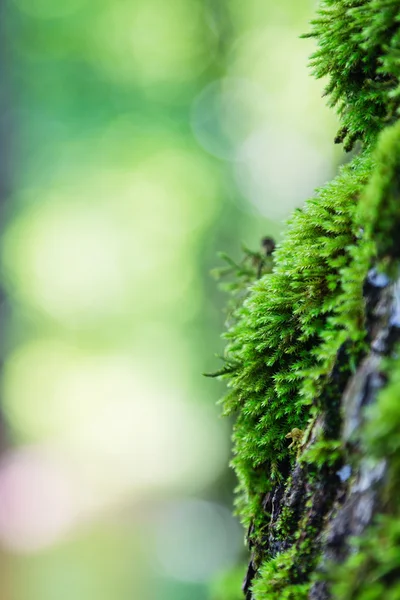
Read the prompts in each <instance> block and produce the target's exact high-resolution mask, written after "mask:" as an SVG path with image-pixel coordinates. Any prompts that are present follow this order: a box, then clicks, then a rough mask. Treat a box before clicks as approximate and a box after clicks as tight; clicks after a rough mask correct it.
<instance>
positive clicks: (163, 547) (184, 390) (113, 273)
mask: <svg viewBox="0 0 400 600" xmlns="http://www.w3.org/2000/svg"><path fill="white" fill-rule="evenodd" d="M1 8H2V14H1V20H2V22H1V36H2V38H1V44H0V45H1V49H2V56H1V65H0V67H1V72H2V74H3V77H2V80H1V86H0V87H1V90H0V99H1V111H2V114H1V115H0V120H1V123H0V125H1V124H2V125H1V127H0V135H2V137H3V139H2V140H1V139H0V146H1V149H2V161H3V169H0V176H1V177H3V178H5V179H6V178H7V177H8V178H9V180H8V185H9V187H10V189H11V192H7V191H6V192H4V194H3V198H2V202H3V211H2V215H3V236H2V254H3V263H2V265H3V282H4V288H5V291H6V294H7V296H8V307H7V308H6V309H3V332H4V333H3V344H2V348H3V360H4V369H3V377H2V388H3V392H2V394H3V395H2V403H3V404H2V406H3V412H4V417H5V422H6V428H7V441H4V440H3V443H2V445H3V448H4V451H3V454H2V459H1V461H0V543H1V547H2V554H1V561H0V571H1V577H0V582H1V583H0V596H1V599H2V600H77V599H78V600H110V599H114V598H115V599H118V600H128V599H129V600H132V599H139V598H140V600H169V599H170V600H189V598H190V600H214V598H215V600H219V598H216V596H215V595H213V593H212V592H211V591H210V582H211V581H213V580H214V579H215V577H218V575H219V574H220V573H221V572H223V571H225V570H227V569H230V568H231V567H232V566H234V565H235V564H238V563H240V562H241V561H243V557H244V556H245V554H244V544H243V532H242V530H241V528H240V526H239V525H238V524H237V522H236V521H235V519H234V518H233V517H232V516H231V511H232V490H233V487H234V478H233V476H232V474H231V473H230V471H229V470H228V467H227V465H228V462H229V455H230V441H229V436H230V423H229V422H228V421H225V420H224V419H221V418H220V417H219V413H220V409H219V408H218V407H217V406H216V401H217V400H218V398H219V397H220V396H221V395H222V394H223V386H222V385H221V384H219V383H217V382H216V381H215V380H209V379H206V378H204V377H202V375H201V374H202V372H206V371H212V370H215V369H216V368H218V367H219V362H218V359H217V358H215V354H216V353H221V352H222V349H223V342H222V341H221V340H220V333H221V331H222V330H223V324H224V314H223V310H222V307H223V304H224V302H225V298H224V295H223V294H222V293H221V291H219V289H218V285H217V283H216V282H215V281H213V280H212V278H211V277H210V275H209V272H210V270H211V268H212V267H215V266H217V265H218V263H219V259H218V258H217V252H218V251H219V250H224V251H225V252H227V253H228V254H231V255H232V256H233V257H235V258H239V257H240V247H241V243H242V242H244V243H245V244H246V245H247V246H249V247H251V248H254V249H257V248H258V244H259V240H260V238H261V237H262V236H263V235H273V236H274V237H276V238H277V239H279V237H280V235H281V233H282V231H283V230H284V220H285V218H286V217H287V216H288V215H289V214H290V212H291V210H292V209H293V207H295V206H300V205H302V203H303V201H304V200H305V198H307V197H308V196H310V195H311V194H312V193H313V190H314V188H315V187H316V186H319V185H321V184H323V183H324V182H325V181H326V180H328V179H330V178H331V177H332V175H333V173H334V170H335V165H336V164H337V163H338V162H339V161H340V160H341V158H342V157H341V154H340V150H339V149H337V148H336V149H335V147H334V146H333V142H332V140H333V137H334V133H335V128H336V121H335V117H334V115H333V114H332V112H331V111H329V110H328V109H327V108H326V106H325V104H324V100H321V91H322V83H321V82H315V81H314V80H313V79H312V77H310V73H309V70H308V68H307V60H308V56H309V55H310V53H311V52H312V49H313V43H312V42H310V41H308V40H300V39H299V35H300V34H301V33H304V32H307V31H308V22H309V20H310V18H312V14H313V10H314V8H315V2H314V1H311V0H282V1H281V2H268V1H267V0H246V2H243V0H220V1H218V2H216V1H215V0H96V1H94V0H68V1H66V2H58V1H56V0H13V1H12V0H8V1H5V0H3V2H2V4H1ZM4 164H7V169H5V168H4ZM10 166H11V170H10V169H9V168H8V167H10ZM9 173H11V175H9ZM3 437H4V435H3Z"/></svg>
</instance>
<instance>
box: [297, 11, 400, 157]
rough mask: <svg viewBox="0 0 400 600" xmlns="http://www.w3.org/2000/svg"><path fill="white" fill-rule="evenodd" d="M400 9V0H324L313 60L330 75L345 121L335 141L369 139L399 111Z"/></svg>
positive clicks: (329, 91)
mask: <svg viewBox="0 0 400 600" xmlns="http://www.w3.org/2000/svg"><path fill="white" fill-rule="evenodd" d="M399 23H400V13H399V3H398V1H397V0H324V1H322V2H321V5H320V9H319V11H318V18H317V19H315V20H314V21H313V22H312V32H311V33H310V34H308V36H307V37H315V38H316V39H317V42H318V46H319V47H318V50H317V51H316V52H315V53H314V54H313V56H312V60H311V65H312V66H313V71H314V74H315V76H316V77H317V78H321V77H329V83H328V84H327V86H326V88H325V94H326V95H327V96H328V97H329V104H330V106H336V107H337V110H338V113H339V116H340V118H341V121H342V127H341V129H340V130H339V132H338V135H337V138H336V141H337V142H343V141H344V144H345V149H346V150H350V149H351V148H352V146H353V144H354V142H355V141H356V140H361V141H362V142H363V143H366V144H370V143H373V142H374V141H375V138H376V136H377V134H378V133H379V132H380V131H381V129H382V128H383V127H384V126H386V125H388V124H390V123H391V122H392V121H393V120H395V119H396V118H397V116H398V111H399V106H400V88H399V76H400V60H399V46H400V29H399Z"/></svg>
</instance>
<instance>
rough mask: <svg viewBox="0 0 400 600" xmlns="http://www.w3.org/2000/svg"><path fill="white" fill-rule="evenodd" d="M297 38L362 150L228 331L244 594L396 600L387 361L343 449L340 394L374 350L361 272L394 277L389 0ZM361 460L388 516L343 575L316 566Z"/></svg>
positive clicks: (351, 9) (323, 21) (349, 0)
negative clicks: (377, 480) (362, 421)
mask: <svg viewBox="0 0 400 600" xmlns="http://www.w3.org/2000/svg"><path fill="white" fill-rule="evenodd" d="M310 35H311V36H313V37H315V38H316V40H317V43H318V49H317V51H316V52H315V54H314V55H313V57H312V66H313V70H314V73H315V75H316V76H317V77H323V76H328V78H329V81H328V84H327V87H326V94H327V95H328V98H329V103H330V104H331V105H332V106H336V107H337V110H338V114H339V116H340V118H341V121H342V125H341V129H340V132H339V134H338V138H337V140H336V141H340V142H343V141H344V144H345V147H346V148H347V149H349V148H351V147H352V146H353V144H354V142H355V141H356V140H359V141H360V149H359V154H358V155H357V156H356V157H355V158H353V160H352V161H351V162H350V163H349V164H348V165H346V166H344V167H342V168H341V169H340V172H339V173H338V175H337V177H336V178H335V179H334V180H333V181H332V182H331V183H329V184H328V185H327V186H326V187H325V188H323V189H320V190H317V192H316V195H315V197H313V198H312V199H309V200H308V201H307V202H306V203H305V206H304V208H303V209H301V210H297V211H296V212H295V213H294V215H293V216H292V218H291V220H290V222H289V227H288V230H287V234H286V238H285V239H284V241H283V242H282V243H281V245H280V246H279V247H278V248H277V249H276V251H275V253H274V266H273V269H272V272H267V273H265V274H264V275H262V276H261V278H260V279H258V280H257V281H256V282H255V283H253V284H252V285H250V286H248V285H247V284H248V282H247V281H246V293H245V294H244V295H242V296H240V298H241V302H239V306H237V304H236V308H235V313H234V316H233V319H232V322H233V324H232V326H231V328H230V329H229V330H228V332H227V333H226V338H227V348H226V355H225V361H226V363H225V367H224V368H223V369H222V370H221V372H220V376H221V377H223V378H225V379H226V380H227V383H228V387H229V393H228V395H227V397H226V398H225V401H224V410H225V413H226V414H234V415H235V426H234V433H233V443H234V458H233V467H234V468H235V470H236V473H237V476H238V481H239V485H238V490H237V511H238V514H239V516H240V518H241V519H242V522H243V523H244V525H245V526H246V527H247V528H248V532H249V533H248V542H249V546H250V548H251V550H252V558H251V563H250V567H249V572H248V575H247V581H246V582H245V586H244V587H245V591H246V594H247V597H248V598H254V600H263V599H272V600H273V599H275V598H276V600H278V598H287V599H292V598H293V599H299V600H301V599H302V598H307V597H310V598H311V597H315V598H322V597H328V595H329V594H332V595H333V597H335V598H338V599H339V598H344V599H345V598H358V599H360V600H367V599H368V600H369V599H371V600H372V599H375V598H382V597H385V598H393V599H394V598H400V534H399V531H400V520H399V517H400V514H399V513H400V509H399V508H398V507H397V504H398V503H396V501H393V497H395V496H398V493H399V487H400V435H399V433H398V432H400V408H399V407H400V398H399V395H400V374H399V373H400V363H399V361H398V359H397V360H392V361H391V362H390V363H388V365H387V367H386V375H385V377H386V376H387V378H388V379H389V381H390V383H389V385H388V386H387V387H386V388H385V389H384V391H383V392H382V393H381V395H380V396H379V398H378V401H377V402H376V403H375V404H374V406H373V407H372V408H370V412H371V415H372V416H370V419H369V421H368V422H367V425H366V426H363V427H364V429H365V431H364V433H363V432H361V433H360V440H362V441H359V442H358V443H357V444H356V445H353V446H352V445H351V444H348V443H347V442H345V441H344V440H343V437H342V419H343V410H344V408H343V402H342V398H343V393H344V391H345V389H346V386H348V384H349V381H350V380H351V378H352V377H357V374H358V373H360V368H361V367H360V365H361V361H362V360H363V358H364V357H365V356H366V355H367V354H368V352H374V351H375V350H374V349H372V350H370V344H371V342H372V341H373V340H372V338H373V333H372V325H371V324H370V321H369V312H368V311H369V304H368V302H369V300H368V297H367V296H366V292H365V283H364V282H365V280H366V277H367V274H368V272H369V271H370V269H371V268H372V267H374V268H376V269H377V271H376V272H377V273H379V272H381V273H383V272H385V273H386V274H387V276H388V277H389V278H391V279H392V280H393V279H396V277H397V276H398V266H399V265H398V260H399V258H400V122H398V121H397V119H398V112H399V102H400V100H399V98H400V95H399V94H400V91H399V90H400V88H399V75H400V1H394V0H369V1H366V0H325V1H323V2H322V3H321V6H320V9H319V12H318V16H317V18H316V20H315V21H314V22H313V23H312V32H311V34H310ZM382 276H383V275H382ZM388 281H389V280H388ZM243 298H244V300H243ZM391 310H392V309H391ZM393 311H394V313H396V310H395V309H393V310H392V313H393ZM390 319H392V321H393V322H392V323H391V324H390V327H392V326H393V327H400V309H399V315H397V314H392V315H391V317H390ZM396 319H397V321H398V322H397V321H396ZM388 348H390V345H389V346H388ZM295 428H296V429H301V430H303V431H304V434H303V438H302V439H301V440H300V439H299V440H297V443H296V447H295V448H294V450H295V451H293V448H289V444H288V439H287V434H288V433H289V432H291V431H292V430H294V429H295ZM352 453H353V455H354V456H352ZM362 455H365V456H367V457H369V459H370V460H371V461H374V460H376V461H378V460H379V459H380V460H382V459H385V460H386V461H387V464H388V465H389V466H388V469H389V471H388V472H389V473H390V481H389V483H388V484H385V485H386V487H385V488H384V489H382V490H381V493H380V497H381V505H380V512H381V513H385V516H381V518H380V519H379V518H378V520H377V522H376V523H375V524H373V525H371V526H370V527H364V529H365V531H363V533H362V535H360V536H359V537H358V538H357V539H356V540H355V541H354V542H353V544H355V547H356V548H357V549H358V551H357V553H355V554H354V553H353V554H351V553H350V554H349V552H347V551H346V552H347V554H348V555H350V558H348V559H347V562H346V563H345V564H344V566H342V567H341V568H338V567H337V565H336V566H335V565H332V566H329V565H327V564H325V565H324V569H323V570H322V571H321V570H318V568H317V567H318V564H319V561H320V558H321V556H322V554H323V548H324V544H325V542H324V528H326V527H327V525H328V524H329V519H333V518H334V515H335V514H336V513H337V511H338V508H337V506H338V502H339V500H338V498H339V495H338V491H337V489H338V487H340V485H339V484H340V481H339V477H338V474H337V473H338V470H339V469H340V467H341V466H342V465H344V463H345V462H346V461H349V462H350V463H351V464H352V465H353V474H354V473H357V468H358V467H357V465H358V464H359V462H360V456H362ZM346 485H347V484H346ZM346 485H344V484H343V486H342V488H341V491H340V493H341V494H342V496H343V498H344V497H345V496H346V493H349V492H348V491H347V492H346V489H347V490H349V489H351V486H350V487H347V488H346ZM299 490H300V491H299ZM343 498H342V500H340V501H343ZM339 499H340V498H339ZM335 511H336V512H335ZM349 543H350V542H349ZM249 573H250V574H249ZM321 573H323V574H322V575H321ZM321 577H324V578H325V583H326V584H327V585H326V586H325V587H324V588H323V589H324V591H323V592H318V593H320V594H321V595H320V596H318V593H317V592H316V590H317V587H313V588H312V587H311V586H312V583H313V582H314V581H317V580H318V578H320V579H321ZM329 590H330V591H329ZM383 590H386V591H385V594H383ZM310 594H311V595H310ZM313 594H314V595H313ZM315 594H317V595H315ZM323 594H325V596H324V595H323Z"/></svg>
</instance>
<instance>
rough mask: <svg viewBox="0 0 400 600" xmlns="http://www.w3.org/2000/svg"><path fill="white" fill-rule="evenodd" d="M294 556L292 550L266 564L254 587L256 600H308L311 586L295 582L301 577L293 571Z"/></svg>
mask: <svg viewBox="0 0 400 600" xmlns="http://www.w3.org/2000/svg"><path fill="white" fill-rule="evenodd" d="M294 556H295V553H294V549H290V550H288V551H287V552H282V553H281V554H279V555H278V556H277V557H276V558H274V559H272V560H270V561H268V562H266V563H264V565H263V566H262V567H261V569H260V577H259V578H258V579H257V580H256V582H255V583H254V586H253V598H254V600H265V599H266V598H268V600H282V599H283V600H306V598H307V597H308V592H309V589H310V585H309V584H308V583H296V582H295V581H296V579H300V577H299V574H296V573H295V572H294V571H293V562H294V561H293V559H294Z"/></svg>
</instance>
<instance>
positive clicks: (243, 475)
mask: <svg viewBox="0 0 400 600" xmlns="http://www.w3.org/2000/svg"><path fill="white" fill-rule="evenodd" d="M369 172H370V160H369V157H368V156H362V157H358V158H356V159H355V160H354V161H353V162H352V163H351V164H350V165H348V166H346V167H344V168H342V170H341V173H340V174H339V175H338V177H337V178H336V179H335V180H334V181H333V182H331V183H330V184H329V185H328V186H327V187H326V188H325V189H323V190H320V191H319V193H318V196H317V197H316V198H313V199H311V200H309V201H308V203H306V206H305V208H304V210H298V211H296V213H295V214H294V216H293V217H292V219H291V222H290V224H289V229H288V234H287V237H286V239H285V241H284V242H283V243H282V244H281V246H280V247H279V248H278V249H277V251H276V253H275V267H274V271H273V273H272V274H269V275H265V276H264V277H263V278H262V279H260V280H259V281H258V282H257V283H256V284H255V285H254V286H253V287H252V288H251V293H250V295H249V297H248V299H247V300H246V301H245V302H244V305H243V307H241V308H240V309H239V310H238V312H237V322H236V323H235V325H234V326H233V327H232V328H231V330H230V331H229V332H228V334H227V338H228V339H229V344H228V347H227V351H226V359H227V361H228V363H229V364H230V365H232V366H233V365H235V366H234V367H233V368H232V370H231V372H230V373H229V374H228V377H229V386H230V388H231V392H230V394H229V395H228V397H227V398H226V400H225V412H226V413H228V414H229V413H232V412H234V413H236V414H237V420H236V424H235V430H234V453H235V457H234V459H233V465H234V467H235V469H236V471H237V473H238V476H239V482H240V493H239V500H238V506H239V514H240V515H241V517H242V519H243V521H244V522H245V523H246V524H247V525H248V524H249V522H250V520H253V519H254V516H255V515H260V514H261V513H262V510H261V502H262V497H263V494H265V493H266V491H268V489H269V488H270V486H271V483H274V482H276V481H279V480H281V479H282V478H284V477H285V476H286V473H287V467H288V464H289V463H290V462H293V460H294V459H295V456H294V455H293V453H290V452H288V445H289V444H288V442H287V439H285V436H286V434H287V433H288V431H290V430H291V429H293V428H294V427H298V428H303V426H304V425H305V424H306V422H307V419H308V418H309V416H310V407H311V405H312V404H313V402H315V399H316V398H318V396H319V395H320V394H321V392H322V390H323V388H324V385H325V384H326V383H327V381H328V379H329V375H330V373H331V371H332V369H333V367H334V365H335V361H336V357H337V354H338V352H339V349H340V348H341V347H342V345H343V344H344V343H348V351H349V352H351V353H353V354H354V355H356V356H358V354H359V353H360V352H361V351H362V349H363V341H364V335H363V333H361V332H360V327H359V324H360V323H363V320H364V304H363V300H362V279H363V277H364V275H365V267H364V270H361V269H360V265H359V263H357V264H354V265H352V263H353V262H354V260H353V256H352V249H353V245H354V244H356V243H357V241H359V243H362V241H360V240H358V237H359V231H358V226H357V225H355V219H354V216H355V210H356V201H357V198H358V197H359V195H360V192H361V190H362V188H363V186H364V185H365V182H366V181H367V179H368V175H369ZM368 259H369V256H368ZM344 269H348V275H347V278H348V279H346V281H347V280H348V281H349V282H350V285H348V286H347V288H346V286H344V285H341V282H340V279H341V278H340V273H341V272H342V271H343V270H344ZM354 287H356V288H357V293H356V294H354V293H353V288H354ZM321 398H322V396H321ZM267 519H268V516H267V515H265V516H264V517H263V518H261V519H260V522H259V523H257V524H256V527H255V535H256V536H257V529H258V528H260V529H262V527H263V521H266V520H267ZM260 536H262V531H260ZM260 536H259V537H260Z"/></svg>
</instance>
